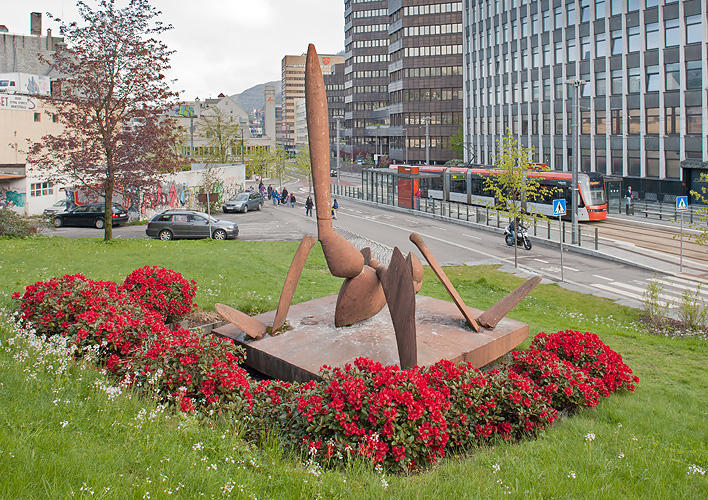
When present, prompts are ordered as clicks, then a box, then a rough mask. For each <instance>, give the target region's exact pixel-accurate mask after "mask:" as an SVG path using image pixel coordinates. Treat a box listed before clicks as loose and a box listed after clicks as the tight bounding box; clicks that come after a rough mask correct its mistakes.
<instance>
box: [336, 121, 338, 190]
mask: <svg viewBox="0 0 708 500" xmlns="http://www.w3.org/2000/svg"><path fill="white" fill-rule="evenodd" d="M336 120H337V186H339V118H337V119H336Z"/></svg>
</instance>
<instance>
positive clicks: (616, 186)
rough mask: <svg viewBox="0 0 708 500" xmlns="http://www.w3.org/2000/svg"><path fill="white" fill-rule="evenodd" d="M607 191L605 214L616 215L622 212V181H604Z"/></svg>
mask: <svg viewBox="0 0 708 500" xmlns="http://www.w3.org/2000/svg"><path fill="white" fill-rule="evenodd" d="M605 189H606V191H607V213H608V214H612V213H615V214H618V213H620V212H621V210H622V181H621V180H608V179H605Z"/></svg>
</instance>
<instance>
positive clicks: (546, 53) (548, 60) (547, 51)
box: [543, 43, 553, 66]
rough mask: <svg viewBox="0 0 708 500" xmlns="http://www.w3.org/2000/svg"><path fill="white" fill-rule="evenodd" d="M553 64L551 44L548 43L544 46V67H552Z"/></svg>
mask: <svg viewBox="0 0 708 500" xmlns="http://www.w3.org/2000/svg"><path fill="white" fill-rule="evenodd" d="M551 64H553V61H552V60H551V44H550V43H547V44H545V45H544V46H543V65H544V66H550V65H551Z"/></svg>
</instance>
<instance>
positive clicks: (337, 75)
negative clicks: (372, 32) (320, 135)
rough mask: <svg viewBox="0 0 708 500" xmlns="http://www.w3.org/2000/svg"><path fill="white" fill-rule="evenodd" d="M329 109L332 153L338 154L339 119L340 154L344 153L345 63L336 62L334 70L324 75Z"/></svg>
mask: <svg viewBox="0 0 708 500" xmlns="http://www.w3.org/2000/svg"><path fill="white" fill-rule="evenodd" d="M324 84H325V90H326V91H327V109H328V110H329V143H330V150H331V151H332V154H334V155H336V154H337V121H339V140H340V148H339V152H340V155H343V154H344V149H343V147H342V144H343V143H342V138H343V137H344V136H343V132H344V64H335V65H334V67H333V68H332V72H331V73H330V74H329V75H325V77H324Z"/></svg>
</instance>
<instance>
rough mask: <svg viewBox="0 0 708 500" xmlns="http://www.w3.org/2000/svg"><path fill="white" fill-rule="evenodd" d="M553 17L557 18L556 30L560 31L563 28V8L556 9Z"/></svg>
mask: <svg viewBox="0 0 708 500" xmlns="http://www.w3.org/2000/svg"><path fill="white" fill-rule="evenodd" d="M553 17H554V18H555V21H556V29H560V28H562V27H563V8H562V7H560V6H559V7H556V8H555V9H553Z"/></svg>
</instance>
